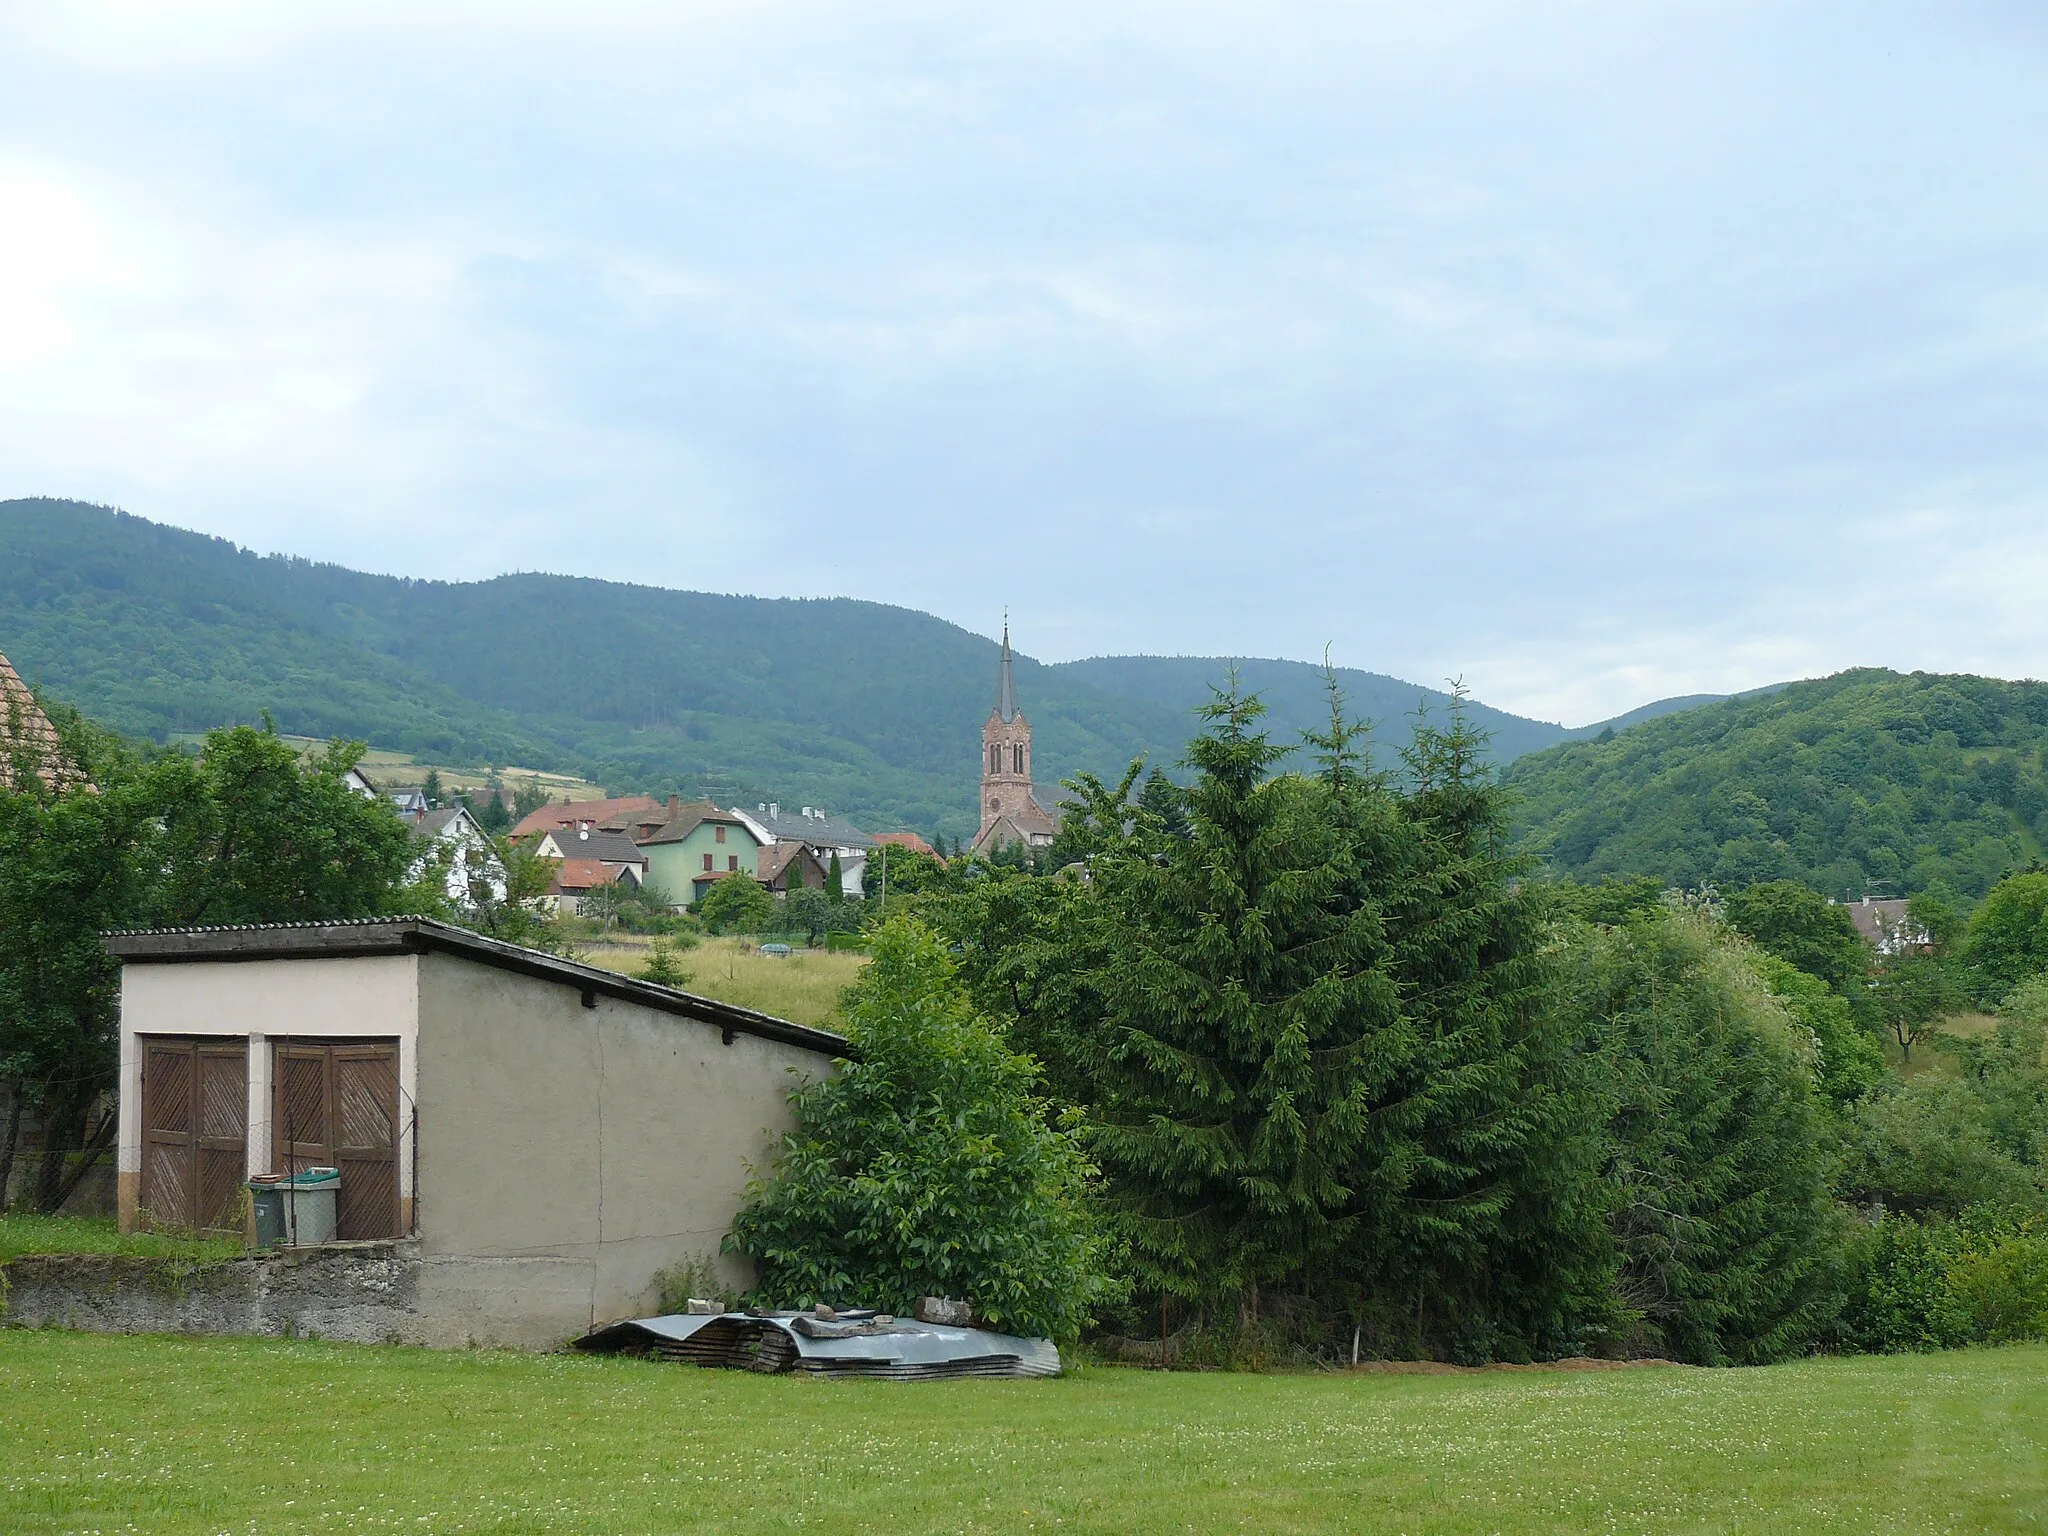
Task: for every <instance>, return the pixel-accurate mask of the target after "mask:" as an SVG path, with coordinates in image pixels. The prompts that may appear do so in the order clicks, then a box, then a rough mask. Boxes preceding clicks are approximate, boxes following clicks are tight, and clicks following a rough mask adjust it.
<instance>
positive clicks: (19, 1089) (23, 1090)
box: [0, 1083, 28, 1216]
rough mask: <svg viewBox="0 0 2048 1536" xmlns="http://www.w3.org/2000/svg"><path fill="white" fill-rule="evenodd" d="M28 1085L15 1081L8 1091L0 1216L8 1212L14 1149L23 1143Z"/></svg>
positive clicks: (0, 1151) (0, 1166) (0, 1170)
mask: <svg viewBox="0 0 2048 1536" xmlns="http://www.w3.org/2000/svg"><path fill="white" fill-rule="evenodd" d="M27 1098H28V1085H27V1084H26V1083H14V1084H11V1085H10V1086H9V1088H8V1093H7V1139H6V1140H5V1141H4V1142H0V1216H4V1215H5V1214H6V1213H7V1186H8V1185H9V1184H10V1183H11V1182H13V1179H14V1149H15V1148H16V1147H18V1146H20V1145H21V1106H22V1103H23V1101H24V1100H26V1099H27Z"/></svg>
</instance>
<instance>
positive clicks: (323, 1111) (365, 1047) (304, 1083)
mask: <svg viewBox="0 0 2048 1536" xmlns="http://www.w3.org/2000/svg"><path fill="white" fill-rule="evenodd" d="M276 1098H277V1109H276V1112H275V1118H274V1120H273V1126H274V1129H275V1146H276V1159H277V1160H276V1163H275V1167H276V1170H277V1171H278V1172H279V1173H293V1172H297V1171H299V1170H300V1169H304V1168H315V1167H328V1168H338V1169H340V1170H341V1197H340V1202H339V1205H338V1207H337V1209H336V1211H335V1223H334V1229H335V1230H334V1235H335V1236H336V1237H337V1238H339V1239H341V1240H342V1241H343V1242H354V1241H359V1240H361V1239H365V1238H373V1237H397V1236H398V1235H399V1226H398V1043H397V1042H396V1041H383V1040H380V1041H375V1042H366V1043H363V1044H359V1045H356V1044H351V1045H297V1044H294V1045H289V1046H279V1047H278V1050H277V1071H276Z"/></svg>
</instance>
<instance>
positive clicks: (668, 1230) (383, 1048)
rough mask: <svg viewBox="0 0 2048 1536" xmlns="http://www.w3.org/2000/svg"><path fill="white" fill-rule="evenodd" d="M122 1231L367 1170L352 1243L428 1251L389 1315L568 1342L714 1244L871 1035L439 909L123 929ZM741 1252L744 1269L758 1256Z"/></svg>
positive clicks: (483, 1334) (418, 1258)
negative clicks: (759, 1170) (488, 928)
mask: <svg viewBox="0 0 2048 1536" xmlns="http://www.w3.org/2000/svg"><path fill="white" fill-rule="evenodd" d="M107 947H108V949H109V950H110V951H111V952H112V953H113V954H114V955H115V956H117V957H118V958H119V959H120V960H121V961H122V974H121V1095H120V1103H121V1123H120V1153H119V1165H118V1166H119V1200H120V1213H121V1222H122V1226H123V1228H124V1230H125V1229H132V1228H134V1227H135V1226H137V1225H138V1224H142V1225H147V1224H158V1225H165V1226H174V1227H214V1228H218V1227H227V1228H231V1229H233V1228H241V1227H243V1226H244V1225H245V1223H246V1220H247V1216H246V1201H245V1199H244V1195H243V1189H244V1185H245V1183H246V1181H247V1180H248V1179H249V1178H250V1177H252V1176H254V1175H259V1174H271V1173H289V1172H293V1171H295V1170H297V1169H301V1168H305V1167H309V1166H314V1165H331V1166H334V1167H338V1168H340V1169H341V1173H342V1179H341V1190H342V1192H341V1198H340V1201H339V1206H340V1223H339V1231H338V1233H337V1239H338V1243H339V1245H340V1247H341V1249H344V1250H345V1249H346V1247H347V1245H348V1244H350V1243H361V1244H366V1245H374V1246H375V1248H376V1251H377V1253H378V1254H379V1255H380V1259H379V1262H380V1263H383V1262H387V1261H388V1259H389V1256H390V1255H393V1254H395V1255H396V1256H397V1259H398V1261H399V1262H401V1263H402V1264H403V1265H407V1266H411V1268H410V1269H409V1270H408V1271H407V1274H406V1276H405V1282H404V1284H403V1285H401V1286H398V1287H396V1288H395V1289H396V1291H397V1292H401V1293H402V1294H403V1297H404V1308H403V1310H404V1312H405V1315H404V1316H403V1317H400V1318H395V1319H393V1326H392V1327H391V1328H390V1329H389V1330H388V1332H387V1334H386V1335H384V1336H390V1337H400V1338H409V1339H414V1340H417V1341H418V1342H421V1343H431V1344H462V1343H467V1342H490V1343H502V1344H511V1345H522V1346H529V1347H532V1346H546V1345H552V1344H556V1343H560V1342H562V1341H563V1340H565V1339H567V1338H569V1337H571V1336H573V1335H576V1334H580V1333H582V1332H584V1331H585V1330H586V1329H588V1328H590V1327H592V1326H594V1325H596V1324H599V1323H604V1322H608V1321H611V1320H614V1319H617V1318H625V1317H635V1316H643V1315H645V1314H646V1313H647V1312H648V1311H649V1310H651V1306H652V1303H653V1301H654V1300H655V1291H656V1279H655V1277H656V1274H657V1272H658V1271H660V1270H662V1269H664V1268H667V1267H670V1266H673V1265H676V1264H679V1263H684V1262H688V1261H691V1260H694V1259H697V1258H700V1257H707V1256H714V1255H716V1254H717V1252H718V1245H719V1241H720V1239H721V1238H722V1237H723V1236H724V1234H725V1232H726V1230H727V1229H728V1227H729V1226H730V1225H731V1221H732V1217H733V1213H734V1212H735V1211H736V1210H737V1209H738V1206H739V1201H740V1195H741V1191H742V1188H743V1186H744V1184H745V1182H746V1179H747V1177H748V1166H749V1165H750V1164H752V1165H755V1166H765V1164H766V1163H767V1161H768V1159H769V1158H770V1156H771V1155H772V1152H773V1149H774V1146H775V1143H776V1139H777V1138H778V1137H779V1136H780V1135H781V1134H782V1132H784V1131H785V1130H787V1129H788V1128H789V1126H790V1123H791V1118H790V1110H789V1104H788V1096H789V1094H790V1092H791V1090H792V1089H794V1088H795V1087H797V1086H798V1084H799V1083H800V1082H801V1081H803V1080H806V1079H815V1078H818V1077H821V1076H823V1075H825V1074H827V1073H829V1072H830V1071H831V1067H832V1061H833V1058H834V1057H836V1056H840V1055H843V1054H844V1053H845V1051H846V1049H847V1047H846V1042H845V1041H844V1040H842V1039H841V1038H840V1037H839V1036H837V1035H834V1034H829V1033H827V1032H825V1031H822V1030H817V1029H810V1028H806V1027H805V1026H803V1025H799V1024H792V1023H790V1022H788V1021H787V1020H783V1019H777V1018H773V1017H771V1016H769V1015H766V1014H761V1013H756V1012H754V1011H753V1010H751V1009H746V1008H737V1007H733V1006H732V1005H730V1004H726V1003H720V1002H717V1001H715V1000H713V999H710V998H704V997H696V996H693V995H691V994H689V993H685V992H679V991H676V990H674V989H672V988H668V987H661V986H655V985H653V984H651V983H648V982H642V981H636V980H633V979H631V978H629V977H625V976H621V975H618V974H616V973H614V972H610V971H604V970H599V969H596V968H594V967H591V966H585V965H579V964H576V963H574V962H572V961H567V960H562V959H558V958H556V957H555V956H552V955H545V954H541V953H538V952H536V951H533V950H527V949H520V948H517V947H515V946H512V945H509V944H501V943H497V942H494V941H492V940H489V939H484V938H480V937H478V936H477V935H475V934H472V933H467V932H464V931H463V930H461V929H457V928H451V927H449V926H447V925H445V924H441V923H436V922H431V921H427V920H425V919H419V918H394V919H377V920H370V921H363V922H347V923H308V924H284V925H266V926H262V927H246V928H210V929H182V930H162V931H155V932H148V933H127V934H116V935H112V936H110V937H109V938H108V940H107ZM720 1262H721V1263H722V1264H724V1265H726V1266H727V1274H728V1277H729V1278H730V1279H733V1280H742V1279H744V1278H745V1277H744V1276H742V1275H739V1274H737V1273H734V1272H733V1271H732V1270H731V1269H730V1267H729V1266H730V1262H731V1261H729V1260H727V1261H720Z"/></svg>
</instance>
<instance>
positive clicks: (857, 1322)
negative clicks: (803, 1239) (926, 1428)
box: [576, 1312, 1060, 1381]
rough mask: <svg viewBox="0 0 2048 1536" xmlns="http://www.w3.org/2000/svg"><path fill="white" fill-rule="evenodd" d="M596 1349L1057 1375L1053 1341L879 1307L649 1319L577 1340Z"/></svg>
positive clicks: (927, 1374) (820, 1372)
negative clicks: (888, 1312) (882, 1311)
mask: <svg viewBox="0 0 2048 1536" xmlns="http://www.w3.org/2000/svg"><path fill="white" fill-rule="evenodd" d="M576 1348H578V1349H582V1350H589V1351H591V1352H593V1353H597V1354H632V1355H643V1356H652V1357H654V1358H657V1359H662V1360H680V1361H684V1362H687V1363H688V1364H691V1365H706V1366H720V1367H723V1368H725V1369H727V1370H737V1371H762V1372H767V1373H771V1374H776V1373H781V1372H786V1371H800V1372H804V1373H806V1374H809V1375H814V1376H834V1377H838V1376H875V1377H881V1378H883V1379H885V1380H890V1381H945V1380H950V1379H953V1378H956V1377H962V1376H995V1377H1018V1376H1057V1375H1058V1374H1059V1372H1060V1353H1059V1350H1058V1349H1056V1348H1054V1346H1053V1343H1052V1340H1050V1339H1024V1338H1018V1337H1017V1336H1016V1335H1014V1334H1008V1333H992V1332H990V1331H989V1330H988V1329H986V1328H954V1327H946V1326H942V1325H940V1324H936V1323H920V1322H916V1321H913V1320H911V1319H909V1318H894V1317H884V1316H881V1315H879V1314H877V1313H874V1312H839V1313H834V1314H830V1315H822V1316H821V1315H820V1314H818V1313H811V1312H723V1313H719V1314H718V1315H716V1316H711V1317H704V1316H695V1315H690V1314H676V1315H672V1316H668V1317H644V1318H638V1319H635V1320H634V1321H632V1322H625V1323H612V1324H609V1325H607V1326H606V1327H603V1328H597V1329H594V1330H592V1331H591V1332H590V1333H588V1334H586V1335H584V1336H583V1337H582V1338H580V1339H578V1340H577V1341H576Z"/></svg>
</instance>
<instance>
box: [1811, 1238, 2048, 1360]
mask: <svg viewBox="0 0 2048 1536" xmlns="http://www.w3.org/2000/svg"><path fill="white" fill-rule="evenodd" d="M1839 1273H1840V1285H1841V1293H1840V1296H1839V1298H1838V1300H1837V1302H1836V1312H1837V1315H1836V1319H1835V1322H1834V1325H1833V1327H1832V1328H1831V1329H1830V1330H1829V1331H1828V1334H1827V1335H1826V1342H1828V1343H1830V1344H1832V1345H1833V1346H1834V1347H1835V1348H1837V1349H1845V1350H1857V1351H1864V1352H1868V1353H1896V1352H1898V1351H1903V1350H1920V1349H1954V1348H1958V1347H1960V1346H1962V1345H1965V1344H2009V1343H2015V1342H2018V1341H2021V1340H2026V1339H2040V1338H2048V1227H2044V1226H2043V1224H2042V1223H2041V1222H2040V1221H2038V1220H2025V1221H2017V1222H2015V1221H2009V1220H2007V1219H2005V1218H2003V1217H2001V1216H1999V1215H1998V1214H1996V1213H1995V1212H1991V1211H1986V1210H1976V1211H1971V1212H1969V1213H1967V1214H1966V1215H1965V1216H1964V1218H1963V1219H1961V1220H1959V1221H1949V1220H1945V1219H1939V1218H1937V1219H1933V1220H1928V1221H1914V1220H1912V1219H1911V1218H1908V1217H1903V1216H1894V1215H1889V1214H1887V1215H1884V1216H1881V1217H1880V1218H1879V1219H1878V1220H1877V1221H1875V1222H1873V1223H1871V1224H1869V1225H1868V1226H1862V1227H1860V1228H1859V1229H1857V1230H1856V1231H1854V1232H1852V1233H1851V1234H1850V1235H1849V1237H1848V1239H1847V1240H1846V1242H1845V1244H1844V1252H1843V1255H1842V1258H1841V1260H1840V1263H1839Z"/></svg>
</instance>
